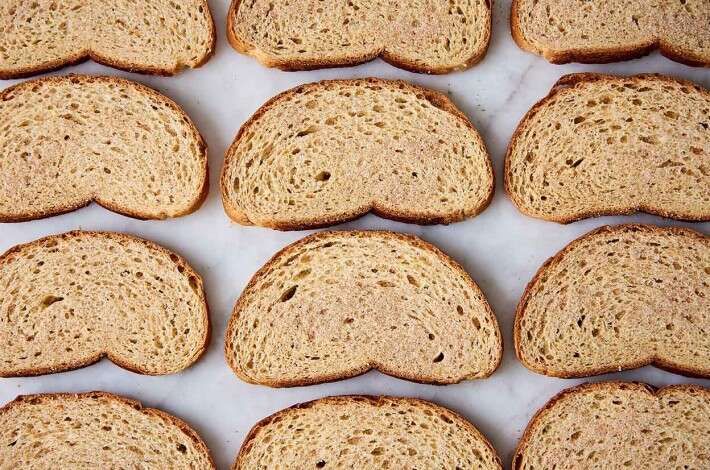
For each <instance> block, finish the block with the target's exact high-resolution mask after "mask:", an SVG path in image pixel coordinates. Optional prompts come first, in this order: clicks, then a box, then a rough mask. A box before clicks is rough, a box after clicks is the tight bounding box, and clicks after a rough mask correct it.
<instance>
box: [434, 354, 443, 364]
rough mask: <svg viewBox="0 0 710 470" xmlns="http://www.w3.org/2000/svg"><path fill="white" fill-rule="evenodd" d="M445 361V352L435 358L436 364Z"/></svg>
mask: <svg viewBox="0 0 710 470" xmlns="http://www.w3.org/2000/svg"><path fill="white" fill-rule="evenodd" d="M443 360H444V353H443V352H440V353H439V354H437V356H436V357H435V358H434V362H441V361H443Z"/></svg>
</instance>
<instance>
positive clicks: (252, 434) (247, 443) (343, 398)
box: [232, 395, 503, 470]
mask: <svg viewBox="0 0 710 470" xmlns="http://www.w3.org/2000/svg"><path fill="white" fill-rule="evenodd" d="M353 402H369V403H370V404H371V405H372V406H373V407H379V406H382V405H384V404H386V403H387V402H397V403H407V404H409V405H411V406H413V407H416V408H434V409H435V410H436V412H437V413H439V414H443V415H447V417H449V419H451V420H452V421H454V422H456V423H458V424H459V425H460V426H461V427H462V428H463V429H465V430H466V431H468V432H469V433H470V434H471V435H472V436H473V437H474V438H476V439H479V440H480V441H481V442H483V444H484V445H485V446H486V447H487V448H488V449H489V450H490V452H491V454H492V455H493V456H494V458H495V461H496V463H497V464H498V465H497V466H498V468H499V469H501V470H502V469H503V463H502V462H501V460H500V457H499V456H498V452H496V450H495V448H494V447H493V445H492V444H491V443H490V441H489V440H488V439H487V438H486V436H484V435H483V433H481V431H479V430H478V429H477V428H476V427H475V426H474V425H473V423H471V422H470V421H469V420H468V419H466V418H465V417H463V416H462V415H460V414H458V413H457V412H455V411H453V410H451V409H449V408H446V407H444V406H441V405H437V404H436V403H433V402H431V401H427V400H421V399H418V398H407V397H394V396H386V395H377V396H375V395H337V396H328V397H324V398H319V399H317V400H312V401H308V402H305V403H299V404H296V405H293V406H290V407H288V408H285V409H283V410H281V411H278V412H276V413H274V414H272V415H270V416H267V417H266V418H263V419H262V420H260V421H259V422H257V423H256V424H255V425H254V426H253V427H252V428H251V430H250V431H249V434H247V436H246V438H245V439H244V442H242V445H241V447H240V449H239V453H238V454H237V458H236V460H235V462H234V465H233V466H232V469H233V470H239V469H241V468H243V463H244V458H245V456H246V454H248V453H249V451H250V450H251V443H252V442H253V441H254V440H255V439H256V438H257V437H258V434H259V432H260V431H261V430H262V429H263V428H265V427H267V426H268V425H270V424H271V423H274V422H278V421H280V420H281V419H282V418H283V417H284V416H286V415H288V414H291V413H297V412H298V411H300V410H305V409H308V408H312V407H313V406H316V405H319V404H322V403H325V404H330V403H333V404H336V405H339V404H346V405H347V404H349V403H353Z"/></svg>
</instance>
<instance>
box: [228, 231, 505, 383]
mask: <svg viewBox="0 0 710 470" xmlns="http://www.w3.org/2000/svg"><path fill="white" fill-rule="evenodd" d="M339 234H340V235H348V236H352V237H373V236H375V237H387V238H392V239H395V240H400V241H403V242H405V243H408V244H412V245H414V246H416V247H418V248H421V249H423V250H427V251H431V252H433V253H435V254H436V255H437V257H439V258H440V259H441V261H442V263H443V264H446V265H449V266H451V267H453V268H454V269H455V270H456V271H457V272H458V274H459V275H460V276H462V277H463V278H464V279H465V280H466V281H467V282H468V284H469V286H470V288H471V290H473V291H474V292H476V293H477V294H479V295H480V297H481V299H483V303H484V306H485V309H486V312H487V313H488V315H489V316H490V317H491V319H492V320H493V322H492V323H493V325H494V327H495V335H496V338H497V341H498V351H497V362H496V364H494V366H493V367H492V368H491V371H490V372H489V373H488V374H486V375H484V376H481V377H480V378H486V377H490V376H491V375H492V374H493V372H495V371H496V370H497V369H498V367H499V366H500V363H501V361H502V358H503V337H502V335H501V332H500V326H499V325H498V320H497V318H496V316H495V314H494V313H493V309H492V308H491V306H490V304H489V303H488V301H487V300H486V297H485V295H484V294H483V292H482V291H481V289H480V287H478V285H477V284H476V283H475V281H474V280H473V279H472V278H471V276H470V275H469V274H468V273H467V272H466V270H464V268H463V267H462V266H461V265H460V264H458V263H457V262H456V261H455V260H454V259H453V258H451V257H450V256H449V255H447V254H446V253H444V252H443V251H441V250H440V249H439V248H437V247H436V246H434V245H432V244H431V243H429V242H426V241H424V240H422V239H421V238H419V237H416V236H414V235H408V234H404V233H399V232H388V231H380V230H354V231H348V232H338V231H325V232H318V233H315V234H313V235H309V236H307V237H305V238H302V239H301V240H298V241H296V242H294V243H292V244H290V245H288V246H286V247H284V248H282V249H281V250H280V251H279V252H278V253H276V254H275V255H274V256H272V257H271V259H270V260H269V261H267V262H266V264H264V266H262V267H261V269H259V270H258V271H257V272H256V274H254V276H252V278H251V280H250V281H249V283H248V284H247V286H246V287H245V288H244V290H243V291H242V294H241V295H240V296H239V299H237V302H236V304H235V305H234V309H233V310H232V316H231V317H230V319H229V323H228V324H227V330H226V333H225V337H226V339H225V346H224V354H225V357H226V360H227V364H228V365H229V367H230V368H231V369H232V371H233V372H234V373H235V374H236V375H237V377H239V378H240V379H241V380H243V381H244V382H247V383H252V384H257V385H266V386H268V387H274V388H281V387H302V386H305V385H314V384H319V383H327V382H336V381H339V380H344V379H349V378H352V377H356V376H358V375H362V374H365V373H367V372H369V371H370V370H377V371H379V372H381V373H383V374H386V375H389V376H392V377H397V378H400V379H403V380H408V381H410V382H417V383H421V384H428V385H449V384H454V383H459V382H461V381H463V380H466V378H464V379H460V380H454V379H452V380H451V381H432V380H429V379H427V378H426V377H422V376H417V375H416V374H412V375H407V376H405V375H402V374H398V373H397V372H396V371H394V370H388V369H387V368H386V367H385V366H384V365H381V364H374V363H373V364H368V365H366V366H364V367H359V368H353V369H351V370H349V371H347V372H344V373H342V374H333V375H330V376H326V377H317V378H315V377H310V378H309V377H306V378H304V379H303V380H282V381H273V382H268V383H262V382H255V381H254V380H253V379H251V378H250V377H248V376H246V375H245V374H243V373H242V371H241V369H240V368H239V365H238V364H237V363H236V361H235V357H236V355H235V354H234V352H233V346H232V341H231V338H232V335H231V332H232V331H234V330H235V329H236V327H237V320H238V319H239V314H240V312H241V311H242V310H243V308H244V306H245V305H246V302H247V297H248V296H250V295H252V291H253V290H254V289H255V286H256V285H257V284H258V283H259V281H260V280H261V278H262V277H264V276H266V275H267V274H268V273H269V272H270V271H271V270H272V269H273V266H274V265H275V264H277V263H278V261H279V260H280V259H281V258H283V257H287V256H288V255H289V254H290V253H291V252H292V251H295V250H298V249H299V248H300V247H301V246H303V245H306V244H308V243H311V242H314V241H318V240H323V239H326V238H329V237H331V236H335V235H339Z"/></svg>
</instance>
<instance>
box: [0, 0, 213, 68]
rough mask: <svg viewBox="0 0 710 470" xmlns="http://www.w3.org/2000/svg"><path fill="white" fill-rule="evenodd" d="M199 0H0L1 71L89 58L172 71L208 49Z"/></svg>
mask: <svg viewBox="0 0 710 470" xmlns="http://www.w3.org/2000/svg"><path fill="white" fill-rule="evenodd" d="M213 29H214V25H213V23H212V17H211V14H210V11H209V6H208V5H207V2H206V1H205V0H179V1H176V0H110V1H109V0H61V1H59V0H3V2H2V3H1V4H0V76H4V77H5V78H10V77H19V76H23V75H24V76H26V75H30V74H34V73H40V72H43V71H47V70H51V69H53V68H57V67H59V66H61V65H64V64H69V63H72V62H76V61H79V60H82V59H85V58H87V57H91V58H94V59H96V60H98V61H100V62H102V63H105V64H107V65H112V66H117V67H120V68H124V69H128V70H132V71H140V72H150V73H160V74H173V73H176V72H178V71H180V70H181V69H183V68H185V67H196V66H198V65H201V64H202V63H203V62H205V61H206V60H207V59H208V57H209V56H210V55H211V54H212V51H213V49H214V31H213Z"/></svg>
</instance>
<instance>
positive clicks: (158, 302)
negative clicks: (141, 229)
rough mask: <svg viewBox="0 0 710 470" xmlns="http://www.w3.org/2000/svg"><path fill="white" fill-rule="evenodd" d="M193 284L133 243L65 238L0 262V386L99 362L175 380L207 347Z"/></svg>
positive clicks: (155, 249)
mask: <svg viewBox="0 0 710 470" xmlns="http://www.w3.org/2000/svg"><path fill="white" fill-rule="evenodd" d="M209 329H210V328H209V318H208V313H207V302H206V300H205V294H204V291H203V288H202V280H201V279H200V276H199V275H198V274H197V273H196V272H195V271H193V270H192V268H191V267H190V266H189V265H188V264H187V262H186V261H185V260H183V259H182V258H181V257H179V256H178V255H176V254H175V253H172V252H170V251H168V250H166V249H165V248H163V247H161V246H159V245H157V244H155V243H152V242H149V241H147V240H142V239H140V238H136V237H132V236H128V235H123V234H119V233H110V232H69V233H65V234H61V235H53V236H49V237H46V238H42V239H39V240H36V241H34V242H31V243H27V244H25V245H18V246H16V247H14V248H12V249H10V250H9V251H7V252H6V253H5V254H3V255H2V256H1V257H0V344H2V345H3V347H2V348H1V349H0V377H14V376H30V375H40V374H49V373H54V372H62V371H66V370H71V369H76V368H79V367H84V366H87V365H90V364H93V363H95V362H97V361H98V360H100V359H101V358H103V357H108V358H109V359H110V360H111V361H113V362H114V363H116V364H118V365H119V366H121V367H124V368H126V369H130V370H132V371H135V372H138V373H141V374H151V375H161V374H170V373H173V372H178V371H180V370H182V369H185V368H186V367H188V366H190V365H191V364H192V363H193V362H195V361H196V360H197V359H198V358H199V357H200V355H201V354H202V353H203V352H204V351H205V349H206V348H207V343H208V340H209Z"/></svg>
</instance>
